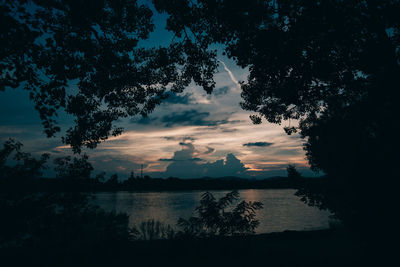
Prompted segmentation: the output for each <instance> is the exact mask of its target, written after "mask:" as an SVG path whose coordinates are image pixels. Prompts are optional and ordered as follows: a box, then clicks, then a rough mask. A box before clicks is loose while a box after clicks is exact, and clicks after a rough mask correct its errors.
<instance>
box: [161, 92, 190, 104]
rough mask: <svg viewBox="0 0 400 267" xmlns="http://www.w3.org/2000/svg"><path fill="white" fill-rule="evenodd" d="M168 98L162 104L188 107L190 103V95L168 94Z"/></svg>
mask: <svg viewBox="0 0 400 267" xmlns="http://www.w3.org/2000/svg"><path fill="white" fill-rule="evenodd" d="M168 95H169V96H168V98H166V99H164V100H162V103H163V104H182V105H188V104H189V103H190V96H191V94H184V95H181V94H177V93H175V92H169V93H168Z"/></svg>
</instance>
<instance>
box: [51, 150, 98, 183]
mask: <svg viewBox="0 0 400 267" xmlns="http://www.w3.org/2000/svg"><path fill="white" fill-rule="evenodd" d="M88 159H89V157H88V156H87V155H86V154H85V155H83V156H81V157H80V158H78V157H73V158H72V157H71V156H66V157H61V158H56V159H55V160H54V164H55V168H54V170H55V171H56V174H57V177H58V178H75V179H89V178H90V175H91V172H92V171H93V166H92V164H91V163H90V162H89V161H88Z"/></svg>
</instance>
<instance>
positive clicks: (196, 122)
mask: <svg viewBox="0 0 400 267" xmlns="http://www.w3.org/2000/svg"><path fill="white" fill-rule="evenodd" d="M209 116H210V113H209V112H198V111H196V110H194V109H191V110H185V111H182V112H174V113H171V114H169V115H165V116H163V117H162V118H161V122H162V123H164V125H165V126H166V127H173V126H176V125H186V126H218V125H222V124H232V123H238V122H240V120H232V121H229V120H228V119H222V120H208V119H207V118H208V117H209Z"/></svg>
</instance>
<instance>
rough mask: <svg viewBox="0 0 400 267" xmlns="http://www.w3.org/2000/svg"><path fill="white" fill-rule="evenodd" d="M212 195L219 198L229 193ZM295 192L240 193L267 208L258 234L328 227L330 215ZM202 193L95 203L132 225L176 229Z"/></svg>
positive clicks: (107, 196) (126, 195)
mask: <svg viewBox="0 0 400 267" xmlns="http://www.w3.org/2000/svg"><path fill="white" fill-rule="evenodd" d="M211 192H212V193H213V194H214V196H215V197H217V198H219V197H222V196H223V195H225V194H226V193H227V192H229V191H211ZM294 192H295V190H291V189H279V190H268V189H248V190H247V189H246V190H239V193H240V197H241V199H245V200H246V201H261V202H262V203H263V204H264V208H263V209H262V210H260V211H259V212H258V214H257V218H258V219H259V220H260V226H259V227H258V229H257V232H258V233H267V232H278V231H284V230H312V229H322V228H328V226H329V215H330V213H329V212H327V211H321V210H318V209H316V208H313V207H309V206H307V205H305V204H304V203H303V202H301V201H300V200H299V198H298V197H296V196H295V195H294ZM201 193H202V191H179V192H144V193H143V192H142V193H134V192H115V193H114V192H101V193H96V194H95V196H96V199H95V203H96V204H98V205H100V206H101V207H103V208H104V209H106V210H116V211H118V212H126V213H128V214H129V215H130V225H131V226H133V225H138V224H139V223H141V222H142V221H145V220H149V219H155V220H159V221H162V222H164V223H167V224H170V225H171V226H175V225H176V222H177V220H178V219H179V218H180V217H182V218H188V217H190V216H193V215H194V209H195V207H196V206H197V205H198V203H199V200H200V198H201Z"/></svg>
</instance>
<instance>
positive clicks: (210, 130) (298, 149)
mask: <svg viewBox="0 0 400 267" xmlns="http://www.w3.org/2000/svg"><path fill="white" fill-rule="evenodd" d="M164 20H165V17H164V16H162V15H158V16H156V17H155V24H156V26H157V27H156V30H155V32H154V33H153V34H152V35H151V36H150V39H149V40H148V41H147V42H146V43H144V44H143V45H144V46H151V45H160V44H161V45H163V44H167V43H168V42H169V40H171V36H170V35H169V34H168V33H167V32H166V31H164V30H163V25H164ZM219 52H222V51H219ZM218 59H219V67H218V72H217V73H216V74H215V77H214V79H215V81H216V88H215V90H214V91H213V93H212V94H211V95H207V94H206V92H205V91H204V90H203V89H202V88H200V87H198V86H196V85H194V84H191V85H190V86H189V87H188V88H186V90H184V92H183V93H181V94H173V95H171V96H170V97H169V98H168V99H167V100H165V101H164V102H163V103H162V104H161V105H160V106H158V107H157V108H156V109H155V111H154V112H153V113H152V114H150V115H149V116H148V117H147V118H141V117H133V118H129V119H124V120H121V121H119V122H118V123H117V125H118V126H120V127H124V128H125V131H124V133H123V134H122V135H120V136H117V137H112V138H110V139H109V140H107V141H106V142H104V143H102V144H100V145H99V146H98V147H97V148H96V149H94V150H88V149H85V150H84V152H85V153H87V154H88V155H89V156H90V161H91V163H92V164H93V166H94V168H95V172H101V171H105V172H107V173H108V174H112V173H117V174H119V176H120V177H121V178H122V179H124V178H126V177H128V175H129V174H130V172H131V171H133V172H135V173H136V174H138V173H139V172H140V169H141V165H143V172H144V174H147V175H150V176H151V177H164V178H166V177H171V176H173V177H180V178H198V177H204V176H209V177H223V176H237V177H243V178H256V179H261V178H267V177H273V176H285V175H286V167H287V165H288V164H294V165H296V166H297V168H298V169H299V170H300V172H302V173H303V174H304V175H307V176H311V175H314V174H313V173H312V172H311V171H310V170H309V168H308V165H307V160H306V159H305V153H304V151H303V149H302V144H303V143H304V140H302V139H301V138H300V137H299V135H297V134H294V135H291V136H288V135H286V133H285V132H284V130H283V127H284V126H287V125H288V124H289V122H283V123H282V125H276V124H270V123H267V122H263V123H262V124H260V125H254V124H253V123H252V122H251V120H250V119H249V115H250V114H252V113H249V112H246V111H243V110H242V109H241V108H240V106H239V103H240V101H241V97H240V92H241V90H240V86H239V81H245V80H246V77H247V75H248V71H247V70H246V69H241V68H240V67H238V66H237V65H236V64H235V63H234V62H233V61H232V60H230V59H228V58H226V57H225V56H222V53H219V56H218ZM0 114H2V115H1V117H0V141H1V142H4V141H5V140H7V139H8V138H10V137H12V138H15V139H17V140H19V141H20V142H22V143H23V144H24V150H25V151H26V152H31V153H32V154H34V155H39V154H41V153H50V154H51V155H52V158H55V157H59V156H65V155H72V151H71V149H70V148H69V147H68V146H65V145H64V144H62V142H61V136H62V134H63V132H61V133H60V134H58V135H57V136H56V137H55V138H46V137H45V134H44V133H43V128H42V126H41V123H40V118H39V115H38V113H37V112H36V111H35V110H34V105H33V103H32V102H31V101H30V100H29V96H28V92H26V91H23V90H22V89H18V88H17V89H15V90H11V89H10V90H6V91H5V92H0ZM72 121H73V118H71V117H69V116H68V115H66V114H65V113H62V112H61V113H60V118H59V122H60V126H61V128H62V130H63V131H65V130H66V129H67V128H68V127H69V126H70V125H71V123H72ZM292 124H293V122H292ZM48 175H49V176H51V175H52V173H51V171H50V172H48Z"/></svg>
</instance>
